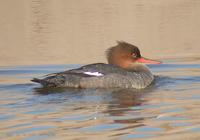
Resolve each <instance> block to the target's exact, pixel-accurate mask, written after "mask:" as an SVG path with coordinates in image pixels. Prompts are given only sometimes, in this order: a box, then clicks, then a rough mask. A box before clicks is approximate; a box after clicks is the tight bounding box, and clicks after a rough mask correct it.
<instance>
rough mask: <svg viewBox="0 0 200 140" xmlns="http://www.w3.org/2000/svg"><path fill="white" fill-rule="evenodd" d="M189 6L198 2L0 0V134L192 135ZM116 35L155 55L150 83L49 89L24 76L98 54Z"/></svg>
mask: <svg viewBox="0 0 200 140" xmlns="http://www.w3.org/2000/svg"><path fill="white" fill-rule="evenodd" d="M199 7H200V1H199V0H171V1H170V0H168V1H167V0H19V1H17V0H0V17H1V18H0V139H1V140H5V139H11V140H13V139H14V140H21V139H22V140H41V139H42V140H43V139H48V140H49V139H53V140H55V139H59V140H60V139H61V140H63V139H75V140H78V139H95V140H98V139H100V140H104V139H112V140H115V139H125V140H126V139H139V138H140V139H153V140H155V139H159V140H165V139H166V138H167V139H170V140H172V139H179V140H180V139H181V140H183V139H187V140H191V139H193V140H198V139H200V133H199V131H200V55H199V52H200V47H199V46H200V41H199V36H200V28H199V25H200V18H199V17H200V8H199ZM116 40H123V41H126V42H129V43H131V44H134V45H136V46H138V47H139V48H140V50H141V54H142V56H144V57H147V58H151V59H158V60H161V61H163V62H164V63H163V64H162V65H152V66H150V68H151V70H152V71H153V73H154V74H155V75H158V76H157V78H156V81H155V83H154V85H151V86H150V87H148V88H147V89H144V90H133V89H84V90H81V89H51V90H50V89H42V88H41V87H40V85H38V84H36V83H32V82H31V81H30V80H31V79H32V78H33V77H42V76H43V75H45V74H49V73H52V72H58V71H62V70H67V69H70V68H76V67H79V66H80V65H78V64H90V63H98V62H106V60H105V55H104V52H105V50H106V49H107V48H109V47H110V46H114V45H116V42H115V41H116ZM63 64H66V65H63ZM70 64H75V65H70ZM4 66H5V67H4Z"/></svg>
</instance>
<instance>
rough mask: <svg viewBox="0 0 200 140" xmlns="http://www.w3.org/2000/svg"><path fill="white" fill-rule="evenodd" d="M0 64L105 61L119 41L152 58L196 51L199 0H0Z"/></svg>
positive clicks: (189, 54) (197, 49) (191, 53)
mask: <svg viewBox="0 0 200 140" xmlns="http://www.w3.org/2000/svg"><path fill="white" fill-rule="evenodd" d="M0 17H1V18H0V49H1V50H0V66H9V65H43V64H85V63H93V62H106V60H105V53H104V52H105V49H107V48H108V47H110V46H114V45H115V44H116V40H124V41H127V42H129V43H132V44H134V45H137V46H138V47H139V48H140V49H141V51H142V54H143V55H144V56H146V57H151V58H154V59H161V60H162V59H165V58H174V57H176V58H177V57H182V58H184V57H190V56H192V57H195V56H198V55H199V52H200V47H199V44H200V43H199V42H200V41H199V36H200V28H199V26H200V18H199V17H200V1H199V0H173V1H171V0H170V1H166V0H156V1H155V0H18V1H14V0H0Z"/></svg>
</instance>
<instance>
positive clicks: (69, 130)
mask: <svg viewBox="0 0 200 140" xmlns="http://www.w3.org/2000/svg"><path fill="white" fill-rule="evenodd" d="M166 62H167V63H166V64H162V65H151V66H150V68H151V70H152V72H153V73H154V74H155V75H157V78H156V81H155V83H154V84H153V85H151V86H150V87H148V88H147V89H143V90H134V89H51V90H50V89H43V88H41V87H40V85H39V84H35V83H32V82H31V81H30V79H32V78H33V77H42V76H43V75H45V74H49V73H53V72H59V71H62V70H67V69H71V68H76V67H79V66H80V65H44V66H13V67H1V69H0V77H1V79H0V124H1V125H0V130H1V131H0V139H6V138H8V139H14V138H15V139H17V138H18V139H25V140H38V139H50V138H52V139H84V138H85V139H90V138H94V137H96V138H98V136H100V138H107V139H139V138H149V137H158V136H160V135H167V134H169V133H170V134H175V133H185V132H200V125H199V124H200V118H199V116H200V111H199V108H200V94H199V92H200V64H191V63H184V64H183V63H176V62H173V63H171V62H170V61H166Z"/></svg>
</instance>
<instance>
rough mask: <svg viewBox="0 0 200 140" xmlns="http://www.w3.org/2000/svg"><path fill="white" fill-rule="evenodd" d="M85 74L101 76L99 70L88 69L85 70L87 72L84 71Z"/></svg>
mask: <svg viewBox="0 0 200 140" xmlns="http://www.w3.org/2000/svg"><path fill="white" fill-rule="evenodd" d="M84 73H85V74H87V75H93V76H103V74H102V73H100V72H90V71H87V72H84Z"/></svg>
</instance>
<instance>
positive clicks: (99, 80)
mask: <svg viewBox="0 0 200 140" xmlns="http://www.w3.org/2000/svg"><path fill="white" fill-rule="evenodd" d="M106 54H107V61H108V64H104V63H95V64H89V65H85V66H82V67H80V68H78V69H71V70H67V71H64V72H59V73H53V74H50V75H48V76H47V77H46V78H44V79H37V78H34V79H32V80H31V81H33V82H37V83H40V84H42V85H43V86H44V87H72V88H135V89H142V88H145V87H147V86H149V85H150V84H151V83H152V81H153V80H154V76H153V74H152V73H151V71H150V70H149V69H148V67H147V66H145V65H144V63H147V64H160V63H161V62H160V61H155V60H150V59H147V58H144V57H142V56H141V54H140V50H139V49H138V48H137V47H136V46H134V45H132V44H129V43H126V42H122V41H118V44H117V45H116V46H114V47H111V48H109V49H108V50H107V51H106Z"/></svg>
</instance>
